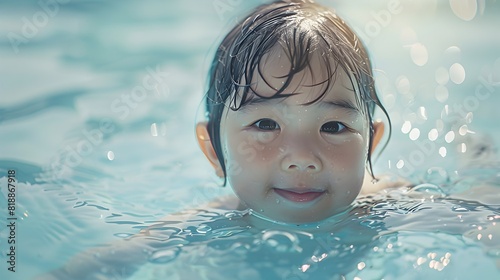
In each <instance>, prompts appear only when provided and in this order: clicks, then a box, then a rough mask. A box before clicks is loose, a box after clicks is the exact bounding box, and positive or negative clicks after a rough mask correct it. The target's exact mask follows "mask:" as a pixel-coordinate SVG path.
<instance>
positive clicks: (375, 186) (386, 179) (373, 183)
mask: <svg viewBox="0 0 500 280" xmlns="http://www.w3.org/2000/svg"><path fill="white" fill-rule="evenodd" d="M410 185H411V183H410V181H408V180H406V179H404V178H401V177H398V176H393V175H382V176H377V180H373V179H372V177H371V176H370V175H368V174H367V175H366V176H365V179H364V181H363V187H362V188H361V192H360V194H361V195H367V194H371V193H376V192H379V191H381V190H383V189H389V188H399V187H406V186H410Z"/></svg>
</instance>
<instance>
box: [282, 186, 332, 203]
mask: <svg viewBox="0 0 500 280" xmlns="http://www.w3.org/2000/svg"><path fill="white" fill-rule="evenodd" d="M273 190H274V192H275V193H277V194H278V195H279V196H281V197H283V198H285V199H288V200H291V201H293V202H309V201H313V200H315V199H316V198H318V197H320V196H322V195H323V194H325V191H319V190H318V191H316V190H309V191H304V192H300V191H295V190H284V189H277V188H274V189H273Z"/></svg>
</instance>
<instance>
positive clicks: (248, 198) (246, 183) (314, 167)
mask: <svg viewBox="0 0 500 280" xmlns="http://www.w3.org/2000/svg"><path fill="white" fill-rule="evenodd" d="M376 107H379V108H380V109H381V111H382V112H383V113H384V114H385V115H386V117H387V119H388V121H389V124H390V119H389V116H388V115H387V112H386V110H385V109H384V107H383V105H382V104H381V102H380V100H379V98H378V96H377V93H376V90H375V85H374V80H373V75H372V69H371V64H370V60H369V58H368V54H367V51H366V49H365V47H364V45H363V44H362V42H361V41H360V40H359V39H358V37H357V36H356V34H355V33H354V32H353V31H352V30H351V28H350V27H349V26H348V25H347V24H346V23H345V22H344V21H343V20H342V19H341V18H339V17H338V16H337V15H336V14H335V13H334V12H332V11H331V10H329V9H327V8H325V7H322V6H320V5H318V4H316V3H314V2H313V1H308V0H302V1H299V0H297V1H290V0H289V1H276V2H274V3H271V4H268V5H262V6H260V7H258V8H257V9H256V10H255V11H254V12H253V13H251V14H250V15H249V16H248V17H247V18H246V19H245V20H243V21H242V22H241V23H240V24H237V25H236V27H235V28H233V29H232V30H231V31H230V32H229V34H228V35H227V36H226V37H225V38H224V40H223V41H222V43H221V44H220V46H219V48H218V49H217V52H216V54H215V57H214V60H213V63H212V67H211V71H210V83H209V89H208V92H207V95H206V110H207V115H208V120H207V121H206V122H200V123H198V125H197V126H196V134H197V136H198V141H199V144H200V146H201V149H202V151H203V152H204V154H205V155H206V157H207V158H208V160H209V161H210V163H211V164H212V166H213V167H214V168H215V171H216V174H217V175H218V176H219V177H221V178H224V184H226V182H228V183H229V184H230V185H231V187H232V188H233V190H234V192H235V193H236V195H237V198H233V199H231V198H226V199H225V200H222V201H219V202H218V203H216V204H212V206H215V207H225V208H235V209H247V208H249V209H252V210H253V212H252V213H254V215H255V216H260V217H261V218H264V219H268V220H272V221H276V222H284V223H292V224H304V223H311V222H318V221H321V220H324V219H327V218H329V217H331V216H333V215H335V214H337V213H340V212H342V211H344V210H346V209H347V208H348V207H349V205H350V204H351V203H352V202H353V201H354V199H355V198H356V197H357V196H358V194H359V193H360V191H361V192H363V193H367V192H371V191H374V190H378V189H381V188H385V187H389V186H396V185H401V184H402V183H403V182H401V181H393V180H389V179H388V178H376V177H375V176H374V174H373V170H372V160H371V155H372V152H373V150H374V149H375V148H376V147H377V145H378V143H379V142H380V139H381V138H382V136H383V133H384V124H383V123H382V122H376V121H374V120H373V115H374V111H375V108H376ZM377 179H379V180H377Z"/></svg>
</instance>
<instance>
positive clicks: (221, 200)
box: [206, 195, 246, 210]
mask: <svg viewBox="0 0 500 280" xmlns="http://www.w3.org/2000/svg"><path fill="white" fill-rule="evenodd" d="M206 207H207V208H214V209H220V210H245V209H246V207H245V206H244V205H243V204H242V203H241V201H240V200H239V198H237V197H236V196H234V195H228V196H223V197H218V198H216V199H214V200H212V201H210V202H209V203H207V205H206Z"/></svg>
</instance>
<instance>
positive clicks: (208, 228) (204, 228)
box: [196, 225, 212, 234]
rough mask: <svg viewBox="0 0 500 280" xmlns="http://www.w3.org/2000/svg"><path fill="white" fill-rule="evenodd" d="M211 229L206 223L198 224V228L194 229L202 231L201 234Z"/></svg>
mask: <svg viewBox="0 0 500 280" xmlns="http://www.w3.org/2000/svg"><path fill="white" fill-rule="evenodd" d="M211 230H212V228H211V227H209V226H207V225H200V226H198V228H196V231H197V232H198V233H202V234H204V233H207V232H209V231H211Z"/></svg>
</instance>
